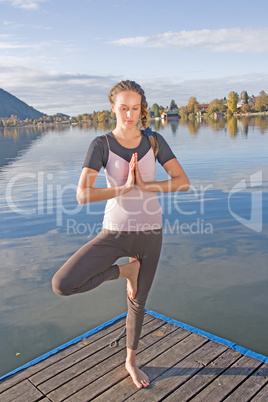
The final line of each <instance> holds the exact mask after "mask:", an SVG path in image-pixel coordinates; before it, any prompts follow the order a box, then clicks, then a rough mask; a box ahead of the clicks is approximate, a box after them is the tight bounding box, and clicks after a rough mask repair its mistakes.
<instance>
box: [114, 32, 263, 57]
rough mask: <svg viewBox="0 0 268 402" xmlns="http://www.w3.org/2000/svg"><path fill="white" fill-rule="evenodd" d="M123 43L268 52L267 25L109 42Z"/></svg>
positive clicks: (222, 50)
mask: <svg viewBox="0 0 268 402" xmlns="http://www.w3.org/2000/svg"><path fill="white" fill-rule="evenodd" d="M109 43H112V44H115V45H121V46H134V47H148V48H173V49H194V50H196V49H197V50H208V51H212V52H235V53H241V52H253V53H255V52H257V53H258V52H259V53H266V52H268V28H259V29H247V28H244V29H243V28H230V29H225V28H222V29H214V30H212V29H202V30H199V31H180V32H165V33H163V34H158V35H153V36H137V37H133V38H121V39H117V40H114V41H112V42H109Z"/></svg>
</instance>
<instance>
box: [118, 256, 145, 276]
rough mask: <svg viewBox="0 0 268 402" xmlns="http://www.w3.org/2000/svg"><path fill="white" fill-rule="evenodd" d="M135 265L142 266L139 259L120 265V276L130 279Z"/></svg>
mask: <svg viewBox="0 0 268 402" xmlns="http://www.w3.org/2000/svg"><path fill="white" fill-rule="evenodd" d="M133 265H135V266H136V267H137V268H139V267H140V262H139V260H133V261H131V262H129V263H127V264H123V265H118V267H119V278H126V279H129V277H130V276H132V274H133Z"/></svg>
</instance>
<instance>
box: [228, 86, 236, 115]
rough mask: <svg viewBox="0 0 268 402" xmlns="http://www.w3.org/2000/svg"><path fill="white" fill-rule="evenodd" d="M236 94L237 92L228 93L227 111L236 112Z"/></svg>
mask: <svg viewBox="0 0 268 402" xmlns="http://www.w3.org/2000/svg"><path fill="white" fill-rule="evenodd" d="M237 102H238V94H237V92H234V91H232V92H230V93H229V97H228V100H227V106H228V111H230V112H231V113H235V112H236V111H237Z"/></svg>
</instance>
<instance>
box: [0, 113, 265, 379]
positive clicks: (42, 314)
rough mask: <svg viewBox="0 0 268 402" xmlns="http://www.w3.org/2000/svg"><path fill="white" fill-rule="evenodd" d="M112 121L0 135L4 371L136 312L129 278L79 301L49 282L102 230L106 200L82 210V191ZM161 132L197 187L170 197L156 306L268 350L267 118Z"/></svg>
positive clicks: (150, 304)
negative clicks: (90, 155) (91, 157)
mask: <svg viewBox="0 0 268 402" xmlns="http://www.w3.org/2000/svg"><path fill="white" fill-rule="evenodd" d="M111 128H112V126H107V125H106V126H105V125H102V126H101V125H99V126H96V127H83V128H79V127H69V126H68V127H64V128H63V127H60V128H59V129H56V128H53V129H51V128H47V129H43V128H41V129H38V128H27V129H25V128H21V129H8V130H7V129H5V130H2V131H0V219H1V220H0V225H1V226H0V261H1V266H0V345H1V346H0V348H1V349H0V376H1V375H4V374H5V373H7V372H9V371H11V370H13V369H15V368H17V367H19V366H21V365H22V364H24V363H26V362H28V361H30V360H32V359H34V358H36V357H38V356H40V355H42V354H44V353H46V352H47V351H49V350H51V349H53V348H55V347H57V346H59V345H61V344H63V343H65V342H67V341H68V340H70V339H73V338H74V337H76V336H78V335H80V334H82V333H84V332H86V331H88V330H89V329H91V328H94V327H96V326H97V325H100V324H101V323H103V322H105V321H107V320H109V319H111V318H113V317H115V316H117V315H119V314H121V313H123V312H125V311H126V310H127V305H126V286H125V282H124V280H123V279H119V280H118V281H112V282H110V283H109V282H105V283H104V284H102V285H101V286H100V287H99V288H97V289H94V290H93V291H91V292H89V293H85V294H83V295H75V296H72V297H60V296H57V295H55V294H53V292H52V290H51V285H50V281H51V278H52V276H53V274H54V273H55V272H56V271H57V270H58V269H59V268H60V266H61V265H62V264H63V263H64V262H65V261H66V260H67V259H68V258H69V257H70V256H71V255H72V254H73V253H74V252H75V251H76V250H77V249H78V248H79V247H81V246H82V245H83V244H85V243H86V242H87V241H89V240H90V239H92V238H93V237H94V236H95V235H96V234H97V233H98V231H99V230H100V227H101V222H102V216H103V211H104V207H105V202H101V203H97V204H89V205H84V206H79V205H77V202H76V198H75V191H76V185H77V181H78V178H79V176H80V172H81V166H82V163H83V160H84V157H85V154H86V152H87V149H88V146H89V143H90V142H91V140H92V139H93V138H94V137H96V136H97V135H102V134H104V133H105V132H107V131H109V130H110V129H111ZM152 128H153V129H155V130H156V131H158V132H160V133H161V134H162V135H163V136H164V137H165V138H166V140H167V141H168V143H169V144H170V146H171V147H172V149H173V150H174V153H175V154H176V156H177V157H178V160H179V161H180V163H181V164H182V166H183V167H184V169H185V170H186V172H187V174H188V176H189V178H190V181H191V190H190V191H189V192H187V193H180V194H179V193H169V194H165V195H160V194H159V199H160V203H161V206H162V210H163V228H164V241H163V249H162V253H161V258H160V262H159V266H158V271H157V274H156V277H155V281H154V284H153V287H152V290H151V292H150V295H149V297H148V301H147V306H146V307H147V308H149V309H151V310H154V311H157V312H159V313H162V314H165V315H167V316H169V317H172V318H174V319H177V320H179V321H182V322H184V323H187V324H190V325H193V326H195V327H198V328H200V329H203V330H205V331H208V332H211V333H213V334H215V335H218V336H221V337H224V338H226V339H228V340H231V341H233V342H236V343H237V344H239V345H241V346H244V347H247V348H249V349H252V350H254V351H256V352H258V353H262V354H264V355H268V343H267V338H268V320H267V311H268V292H267V288H268V270H267V238H268V236H267V234H268V224H267V223H268V214H267V199H268V197H267V190H268V185H267V177H268V163H267V155H268V118H267V117H266V118H260V117H258V118H251V119H241V120H237V119H234V118H233V119H230V120H229V121H225V120H221V121H219V122H213V123H211V124H210V125H207V124H205V123H202V124H201V123H200V122H197V121H195V122H192V123H188V124H184V123H183V122H181V121H180V122H173V123H172V124H170V123H168V124H167V125H165V126H162V125H161V124H160V122H156V124H155V125H152ZM167 177H168V176H167V174H166V172H165V170H164V169H163V168H162V166H161V165H159V164H157V178H158V180H165V179H166V178H167ZM97 185H98V186H100V187H101V186H104V185H105V178H104V172H103V170H101V172H100V174H99V176H98V179H97ZM123 261H124V259H122V262H123Z"/></svg>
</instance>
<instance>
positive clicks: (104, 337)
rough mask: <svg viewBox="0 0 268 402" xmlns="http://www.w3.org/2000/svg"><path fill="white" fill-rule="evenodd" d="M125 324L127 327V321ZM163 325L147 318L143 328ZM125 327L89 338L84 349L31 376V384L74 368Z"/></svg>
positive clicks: (118, 327)
mask: <svg viewBox="0 0 268 402" xmlns="http://www.w3.org/2000/svg"><path fill="white" fill-rule="evenodd" d="M123 323H124V325H125V319H124V321H123ZM161 324H162V322H160V320H159V319H155V318H153V317H152V319H151V318H150V317H146V318H145V319H144V325H143V328H144V331H146V330H148V327H147V325H149V328H150V326H153V327H154V326H156V325H157V326H159V325H161ZM124 325H123V326H122V325H120V326H118V324H117V323H115V324H114V327H115V328H117V329H115V330H114V331H112V332H111V331H110V332H108V333H106V332H105V334H103V333H102V330H101V331H99V332H97V333H96V334H94V335H96V336H94V335H92V336H90V337H89V338H86V339H85V345H84V346H83V347H81V348H80V349H75V350H74V351H73V353H71V354H69V353H68V354H67V355H66V357H64V358H61V359H59V360H57V361H56V362H55V363H54V364H53V365H50V366H48V367H47V368H45V369H44V370H41V371H38V373H36V374H35V375H33V376H30V377H29V378H30V380H31V382H32V383H33V384H35V385H36V386H38V385H40V384H41V383H43V382H45V381H47V380H48V379H50V378H52V377H54V376H55V375H57V374H59V373H61V372H62V371H64V370H66V369H67V368H69V367H72V366H74V365H75V364H77V363H78V362H80V361H82V360H84V359H85V358H88V357H90V356H91V355H94V354H96V353H97V352H98V351H99V350H101V349H103V348H104V347H106V346H107V345H109V344H110V342H111V341H112V340H113V339H114V338H116V337H117V336H118V335H119V334H120V333H121V331H122V330H123V328H124ZM92 337H94V340H93V341H88V340H90V339H91V338H92ZM111 351H115V352H114V353H116V348H111Z"/></svg>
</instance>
